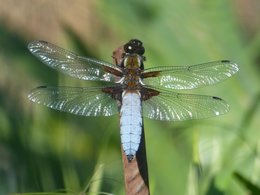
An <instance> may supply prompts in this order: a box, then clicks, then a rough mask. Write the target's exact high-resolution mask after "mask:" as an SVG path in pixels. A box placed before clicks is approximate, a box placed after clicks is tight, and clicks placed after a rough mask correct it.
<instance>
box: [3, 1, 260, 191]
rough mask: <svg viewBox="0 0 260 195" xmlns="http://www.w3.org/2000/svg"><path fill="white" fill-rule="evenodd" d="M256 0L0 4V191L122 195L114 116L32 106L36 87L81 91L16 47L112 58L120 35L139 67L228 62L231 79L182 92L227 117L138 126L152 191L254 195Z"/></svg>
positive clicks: (258, 89) (259, 7)
mask: <svg viewBox="0 0 260 195" xmlns="http://www.w3.org/2000/svg"><path fill="white" fill-rule="evenodd" d="M259 24H260V2H259V1H258V0H237V1H235V0H234V1H226V0H211V1H204V0H184V1H172V0H164V1H147V0H146V1H138V0H133V1H116V0H106V1H105V0H104V1H95V0H91V1H87V0H85V1H84V0H78V1H69V0H38V1H31V0H23V1H17V0H1V6H0V194H9V193H24V194H26V193H31V194H33V193H41V192H45V193H47V194H57V193H58V192H64V193H65V191H66V192H67V193H68V194H79V193H88V192H95V193H93V194H102V192H103V193H107V194H109V193H111V194H124V181H123V168H122V160H121V151H120V139H119V124H118V123H119V122H118V116H113V117H107V118H106V117H99V118H98V117H81V116H75V115H72V114H67V113H62V112H58V111H54V110H51V109H48V108H46V107H44V106H40V105H36V104H33V103H32V102H30V101H29V100H28V99H27V94H28V93H29V92H30V90H31V89H32V88H34V87H37V86H40V85H53V86H56V85H68V86H88V85H91V83H90V82H84V81H79V80H77V79H73V78H69V77H67V76H65V75H62V74H60V73H58V72H56V71H55V70H53V69H51V68H49V67H47V66H46V65H44V64H42V63H41V62H40V61H38V60H37V59H36V58H35V57H34V56H32V55H31V54H30V52H29V51H28V50H27V44H28V43H29V42H31V41H33V40H39V39H40V40H45V41H48V42H52V43H54V44H56V45H59V46H61V47H63V48H67V49H69V50H71V51H74V52H75V53H78V54H80V55H85V56H91V57H96V58H98V59H102V60H105V61H109V62H112V58H111V55H112V51H113V50H114V49H116V48H117V47H118V46H120V45H122V44H124V43H126V42H127V41H129V39H131V38H139V39H140V40H142V41H143V43H144V46H145V48H146V53H145V56H146V58H147V61H146V63H145V66H146V67H152V66H160V65H188V64H197V63H202V62H208V61H214V60H221V59H229V60H232V61H235V62H236V63H238V64H239V67H240V70H239V72H238V73H237V74H236V75H235V76H234V77H232V78H230V79H228V80H226V81H225V82H222V83H220V84H218V85H214V86H209V87H205V88H202V89H198V90H192V91H181V92H182V93H184V92H186V93H196V94H207V95H214V96H219V97H221V98H223V99H225V100H226V101H227V102H228V103H229V104H230V107H231V110H230V112H229V113H227V114H226V115H223V116H220V117H216V118H212V119H205V120H196V121H195V120H194V121H184V122H175V123H173V122H161V121H152V120H148V119H145V123H144V125H145V132H146V146H147V158H148V168H149V180H150V189H151V193H152V194H160V195H168V194H176V195H197V194H207V195H222V194H228V195H242V194H243V195H244V194H249V192H251V194H260V191H259V189H260V121H259V120H260V106H259V102H260V74H259V73H260V66H259V65H260V52H259V51H260V28H259V27H260V25H259Z"/></svg>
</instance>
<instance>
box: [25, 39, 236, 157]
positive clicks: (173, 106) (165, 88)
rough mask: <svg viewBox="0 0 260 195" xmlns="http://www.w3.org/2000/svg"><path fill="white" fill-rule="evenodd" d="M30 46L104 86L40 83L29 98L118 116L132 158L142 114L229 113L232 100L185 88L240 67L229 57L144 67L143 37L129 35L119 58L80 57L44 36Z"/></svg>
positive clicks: (173, 117) (175, 117)
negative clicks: (192, 62)
mask: <svg viewBox="0 0 260 195" xmlns="http://www.w3.org/2000/svg"><path fill="white" fill-rule="evenodd" d="M28 49H29V51H30V52H31V53H32V54H33V55H35V56H36V57H37V58H38V59H39V60H40V61H42V62H43V63H44V64H46V65H48V66H49V67H51V68H53V69H55V70H57V71H60V72H62V73H64V74H67V75H69V76H71V77H74V78H77V79H81V80H85V81H98V82H100V84H101V85H100V86H88V87H69V86H59V87H58V86H40V87H37V88H35V89H33V90H32V91H31V92H30V93H29V95H28V98H29V99H30V100H31V101H32V102H35V103H38V104H42V105H45V106H47V107H50V108H52V109H56V110H59V111H65V112H68V113H72V114H76V115H82V116H111V115H114V114H119V116H120V137H121V144H122V148H123V150H124V153H125V155H126V157H127V159H128V161H129V162H131V161H132V160H133V159H134V158H135V155H136V152H137V151H138V148H139V144H140V140H141V133H142V126H143V116H144V117H147V118H149V119H155V120H162V121H182V120H188V119H203V118H209V117H214V116H219V115H222V114H225V113H226V112H228V111H229V105H228V104H227V103H226V102H225V101H224V100H222V99H221V98H219V97H216V96H207V95H197V94H184V93H178V92H175V90H188V89H195V88H199V87H203V86H207V85H212V84H215V83H218V82H220V81H223V80H225V79H227V78H229V77H231V76H232V75H234V74H235V73H236V72H237V71H238V70H239V68H238V65H237V64H236V63H234V62H231V61H229V60H220V61H213V62H207V63H201V64H197V65H187V66H164V67H153V68H147V69H145V68H144V61H145V60H146V58H145V56H144V53H145V48H144V46H143V43H142V42H141V41H140V40H138V39H131V40H130V41H129V42H127V43H126V44H124V45H123V52H122V55H121V56H120V60H119V61H118V62H116V63H109V62H105V61H101V60H97V59H94V58H90V57H82V56H79V55H77V54H74V53H72V52H70V51H68V50H65V49H63V48H60V47H58V46H56V45H54V44H51V43H48V42H46V41H34V42H31V43H29V45H28Z"/></svg>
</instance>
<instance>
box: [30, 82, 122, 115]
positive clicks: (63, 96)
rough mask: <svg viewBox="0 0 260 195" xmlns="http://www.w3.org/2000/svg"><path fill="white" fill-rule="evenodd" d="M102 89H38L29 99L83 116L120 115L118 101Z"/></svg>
mask: <svg viewBox="0 0 260 195" xmlns="http://www.w3.org/2000/svg"><path fill="white" fill-rule="evenodd" d="M102 89H103V88H101V87H87V88H83V87H45V86H43V87H38V88H35V89H33V90H32V92H31V93H30V94H29V95H28V98H29V99H30V100H31V101H33V102H36V103H38V104H42V105H45V106H47V107H50V108H52V109H56V110H60V111H65V112H69V113H72V114H76V115H83V116H111V115H113V114H116V113H118V107H117V103H116V101H115V100H114V99H113V98H112V97H111V96H110V94H108V93H103V92H102Z"/></svg>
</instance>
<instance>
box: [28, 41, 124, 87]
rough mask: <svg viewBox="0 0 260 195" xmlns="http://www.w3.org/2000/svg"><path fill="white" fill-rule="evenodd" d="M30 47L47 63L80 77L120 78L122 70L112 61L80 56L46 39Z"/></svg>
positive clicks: (86, 78) (29, 47) (96, 79)
mask: <svg viewBox="0 0 260 195" xmlns="http://www.w3.org/2000/svg"><path fill="white" fill-rule="evenodd" d="M28 49H29V50H30V52H31V53H32V54H34V55H35V56H36V57H37V58H39V59H40V60H41V61H42V62H43V63H45V64H46V65H48V66H50V67H51V68H54V69H56V70H58V71H61V72H63V73H65V74H68V75H70V76H72V77H76V78H78V79H83V80H91V81H107V82H116V81H117V80H118V79H119V78H120V74H121V70H120V69H118V68H116V67H115V66H114V65H112V64H110V63H107V62H103V61H99V60H96V59H92V58H86V57H81V56H78V55H76V54H74V53H72V52H70V51H67V50H65V49H62V48H60V47H58V46H56V45H53V44H51V43H48V42H45V41H35V42H32V43H30V44H29V45H28Z"/></svg>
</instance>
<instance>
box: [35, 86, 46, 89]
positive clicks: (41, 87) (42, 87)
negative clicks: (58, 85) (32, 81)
mask: <svg viewBox="0 0 260 195" xmlns="http://www.w3.org/2000/svg"><path fill="white" fill-rule="evenodd" d="M37 88H38V89H44V88H47V86H39V87H37Z"/></svg>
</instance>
